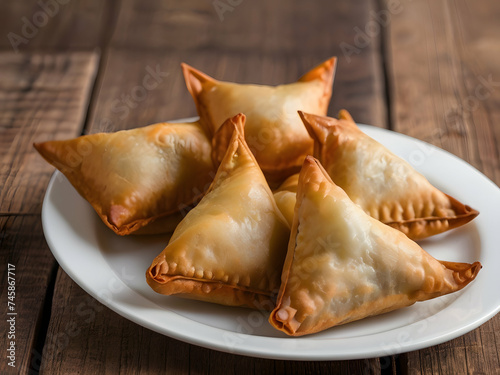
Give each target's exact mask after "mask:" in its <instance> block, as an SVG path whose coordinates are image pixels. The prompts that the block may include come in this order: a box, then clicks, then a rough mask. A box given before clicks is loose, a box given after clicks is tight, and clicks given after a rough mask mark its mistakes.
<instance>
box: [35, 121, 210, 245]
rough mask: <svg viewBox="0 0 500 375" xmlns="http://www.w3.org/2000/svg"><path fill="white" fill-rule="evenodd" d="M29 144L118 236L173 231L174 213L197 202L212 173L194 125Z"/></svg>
mask: <svg viewBox="0 0 500 375" xmlns="http://www.w3.org/2000/svg"><path fill="white" fill-rule="evenodd" d="M34 146H35V148H36V149H37V150H38V152H39V153H40V154H41V155H42V156H43V157H44V158H45V159H46V160H47V161H48V162H49V163H50V164H52V165H54V166H55V167H56V168H57V169H59V170H60V171H61V172H62V173H63V174H64V175H65V176H66V177H67V178H68V180H69V181H70V182H71V184H72V185H73V186H74V187H75V189H76V190H77V191H78V192H79V193H80V195H81V196H82V197H83V198H85V199H86V200H87V201H89V202H90V204H91V205H92V206H93V208H94V209H95V211H96V212H97V213H98V215H99V216H100V218H101V219H102V221H103V222H104V223H105V224H106V225H107V226H108V227H109V228H111V229H112V230H113V231H114V232H115V233H117V234H120V235H126V234H130V233H133V232H137V231H138V232H143V233H161V232H168V231H169V230H170V231H171V230H173V228H175V224H176V223H177V222H178V221H180V218H181V215H180V214H179V210H180V209H182V208H185V207H188V206H189V205H191V204H192V203H193V202H195V201H196V200H198V199H199V198H201V196H202V195H203V193H204V192H205V191H206V190H207V189H208V187H209V186H210V183H211V181H212V179H213V177H214V175H215V167H214V165H213V163H212V159H211V144H210V140H209V139H208V138H207V136H206V134H205V133H204V131H203V129H202V128H201V126H200V125H199V123H197V122H194V123H179V124H170V123H160V124H155V125H149V126H145V127H142V128H137V129H132V130H123V131H118V132H116V133H99V134H91V135H84V136H81V137H78V138H75V139H70V140H65V141H48V142H44V143H35V145H34ZM153 222H155V223H154V225H153ZM167 224H168V225H167Z"/></svg>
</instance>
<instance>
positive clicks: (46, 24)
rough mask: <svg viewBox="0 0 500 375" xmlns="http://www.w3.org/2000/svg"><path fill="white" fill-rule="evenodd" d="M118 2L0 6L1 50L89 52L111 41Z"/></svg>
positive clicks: (69, 0)
mask: <svg viewBox="0 0 500 375" xmlns="http://www.w3.org/2000/svg"><path fill="white" fill-rule="evenodd" d="M118 4H119V1H118V0H117V1H111V0H108V1H99V0H40V1H2V2H0V25H1V26H0V31H1V33H0V35H1V37H0V49H1V50H5V51H10V52H16V53H17V52H28V51H34V50H38V51H39V50H42V49H43V50H45V51H47V50H52V51H61V50H62V51H64V50H91V49H94V48H96V47H103V46H105V45H106V44H107V43H108V41H109V39H110V38H111V31H112V29H113V27H112V25H113V24H114V22H115V18H116V10H117V8H118Z"/></svg>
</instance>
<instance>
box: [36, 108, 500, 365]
mask: <svg viewBox="0 0 500 375" xmlns="http://www.w3.org/2000/svg"><path fill="white" fill-rule="evenodd" d="M197 119H198V118H196V117H190V118H183V119H178V120H171V121H169V122H192V121H196V120H197ZM358 125H359V126H360V128H361V129H362V131H363V132H366V130H367V129H371V130H373V131H374V132H382V133H384V132H388V133H391V134H392V135H395V136H398V137H403V138H404V139H405V140H407V141H410V142H416V143H417V144H421V145H423V146H424V147H426V148H427V149H432V150H433V152H435V151H437V152H438V153H442V154H443V155H444V156H445V157H447V158H452V160H453V161H454V162H456V163H459V164H460V166H461V167H464V168H467V169H468V170H469V172H473V173H474V175H475V177H477V178H481V180H482V182H483V183H486V184H488V185H489V187H490V188H495V189H496V190H497V193H499V194H500V189H499V188H498V186H497V185H496V184H495V183H494V182H493V181H491V180H490V179H489V178H488V177H487V176H485V175H484V174H483V173H482V172H480V171H479V170H477V169H476V168H474V167H473V166H472V165H470V164H469V163H467V162H465V161H464V160H463V159H461V158H459V157H458V156H456V155H454V154H452V153H450V152H449V151H446V150H443V149H441V148H439V147H437V146H434V145H432V144H429V143H427V142H425V141H422V140H419V139H417V138H413V137H411V136H408V135H405V134H402V133H398V132H395V131H393V130H389V129H385V128H380V127H376V126H373V125H366V124H358ZM369 132H370V131H369ZM368 135H370V134H368ZM370 136H371V135H370ZM60 176H63V175H62V173H61V172H59V171H58V170H55V172H54V173H53V175H52V177H51V179H50V181H49V184H48V186H47V190H46V193H45V196H44V199H43V204H42V215H41V218H42V228H43V232H44V236H45V239H46V241H47V244H48V246H49V248H50V250H51V252H52V254H53V255H54V257H55V258H56V260H57V262H58V263H59V265H60V266H61V268H62V269H63V270H64V271H65V272H66V273H67V274H68V275H69V276H70V278H71V279H72V280H73V281H75V282H76V283H77V284H78V285H79V286H80V287H81V288H82V289H84V290H85V292H86V293H88V294H90V295H91V296H92V297H93V298H95V299H97V300H98V301H99V302H100V303H102V304H103V305H104V306H106V307H108V308H110V309H111V310H113V311H114V312H116V313H118V314H119V315H121V316H123V317H124V318H126V319H128V320H130V321H132V322H134V323H136V324H139V325H141V326H143V327H145V328H147V329H150V330H152V331H155V332H158V333H160V334H162V335H166V336H169V337H172V338H175V339H178V340H181V341H184V342H187V343H190V344H194V345H198V346H202V347H205V348H209V349H214V350H219V351H222V352H227V353H231V354H238V355H245V356H251V357H258V358H267V359H277V360H314V361H326V360H350V359H367V358H374V357H380V356H387V355H395V354H400V353H403V352H409V351H413V350H420V349H423V348H427V347H429V346H433V345H437V344H440V343H443V342H446V341H449V340H452V339H454V338H456V337H459V336H462V335H464V334H466V333H468V332H470V331H472V330H473V329H475V328H477V327H479V326H480V325H482V324H484V323H485V322H486V321H488V320H489V319H491V318H492V317H494V316H495V315H496V314H497V313H498V312H499V311H500V303H498V304H497V306H496V307H494V308H490V309H488V311H487V312H486V313H483V314H481V316H479V317H477V318H476V319H475V320H474V321H470V322H468V324H466V325H464V326H462V327H458V328H457V329H455V330H453V331H451V332H447V333H445V334H441V335H440V336H438V337H429V338H426V339H423V340H419V341H418V340H417V341H415V342H413V343H404V344H402V345H398V346H396V347H393V348H391V349H390V350H388V349H384V348H383V347H380V348H379V349H378V350H373V349H372V350H366V348H365V349H364V350H360V351H357V352H352V353H349V354H345V353H330V352H323V351H318V352H312V353H311V352H302V353H297V352H294V353H289V352H287V351H286V350H289V349H290V348H287V347H288V346H290V345H292V347H294V346H297V345H298V346H299V347H302V346H303V345H302V344H301V343H304V342H305V343H308V342H310V341H316V342H320V341H323V340H331V339H328V338H322V339H319V340H318V339H314V338H313V339H312V340H311V339H310V337H311V336H304V337H299V338H294V337H286V338H280V337H278V338H276V337H265V336H255V335H248V334H245V333H236V335H238V336H241V337H240V338H241V339H242V340H244V341H250V342H253V341H254V339H255V337H258V338H259V339H258V340H264V341H270V342H272V343H273V344H275V343H276V340H278V342H280V343H282V342H283V340H285V341H286V342H287V344H286V345H285V347H286V348H284V350H283V349H282V350H276V347H277V346H273V347H274V348H275V350H269V347H267V346H265V345H264V346H262V347H259V346H256V347H248V345H239V346H238V345H236V346H235V347H233V349H232V350H231V349H230V348H228V346H227V343H222V342H220V341H216V342H214V341H213V340H211V339H209V338H207V337H199V336H197V335H192V334H193V332H195V331H197V330H201V331H203V328H204V327H205V328H206V327H208V328H209V331H210V332H213V333H214V334H216V335H217V336H218V337H220V336H223V335H224V333H225V332H230V331H226V330H223V329H221V328H217V327H211V326H207V325H205V324H202V323H200V322H197V321H194V320H191V319H189V318H187V317H184V316H181V315H179V314H177V313H175V312H172V313H174V314H176V315H177V316H178V317H180V318H182V319H181V320H186V321H188V322H190V323H189V324H191V325H193V327H191V328H192V329H187V330H186V329H181V330H179V329H178V328H177V329H168V327H165V326H164V325H160V324H158V322H156V323H155V322H152V321H148V320H145V319H143V318H141V317H140V316H137V313H136V312H135V313H134V312H133V311H132V310H130V308H129V309H125V310H124V306H123V304H122V303H118V302H116V301H112V300H111V301H110V300H109V299H106V298H105V297H104V296H102V295H100V294H99V293H98V291H96V290H95V289H94V288H93V287H92V286H91V285H90V284H89V283H88V282H85V280H83V279H82V278H81V276H80V275H79V274H78V273H77V272H75V270H74V269H71V267H69V266H68V263H67V262H66V259H65V258H64V256H65V254H64V251H63V252H61V251H60V250H59V249H58V245H57V244H56V242H55V241H54V238H53V237H52V232H51V231H52V229H53V228H50V224H49V220H48V218H47V215H48V214H49V210H48V207H49V206H50V203H49V196H50V194H51V193H52V192H53V189H54V185H55V183H56V182H57V180H58V179H59V178H60ZM108 267H109V265H108ZM110 269H111V268H110ZM120 282H122V284H123V286H124V288H125V290H126V291H128V293H132V294H133V295H135V296H136V297H139V298H141V299H147V298H146V297H144V296H142V295H140V294H139V293H137V292H136V291H135V290H132V289H130V288H129V287H128V286H127V285H126V284H125V283H123V281H122V280H120ZM472 285H473V284H472ZM465 290H467V288H466V289H465ZM162 311H163V310H162ZM414 324H416V323H412V324H409V325H407V326H405V327H410V326H412V325H414ZM405 327H400V328H396V329H395V330H399V329H401V328H405ZM384 333H385V332H384ZM230 334H235V333H234V332H230ZM380 334H381V333H374V334H368V335H364V336H361V337H366V336H374V335H380ZM335 340H337V339H335ZM342 340H343V341H349V340H352V338H348V339H347V340H346V339H342ZM296 343H298V344H296ZM346 344H347V342H346Z"/></svg>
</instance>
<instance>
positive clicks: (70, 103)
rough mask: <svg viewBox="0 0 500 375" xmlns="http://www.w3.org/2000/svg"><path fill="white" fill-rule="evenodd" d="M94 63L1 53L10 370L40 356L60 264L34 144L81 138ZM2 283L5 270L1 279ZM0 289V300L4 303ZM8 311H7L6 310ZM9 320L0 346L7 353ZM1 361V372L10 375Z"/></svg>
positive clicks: (0, 211) (0, 194) (46, 170)
mask: <svg viewBox="0 0 500 375" xmlns="http://www.w3.org/2000/svg"><path fill="white" fill-rule="evenodd" d="M97 63H98V57H97V55H96V54H94V53H59V54H51V55H46V54H30V55H24V54H14V53H0V103H1V105H2V110H1V111H0V156H1V164H0V186H1V191H0V233H1V238H0V242H1V244H0V248H1V249H2V251H1V255H2V262H1V264H2V266H5V267H7V266H6V265H7V263H11V264H14V265H15V267H16V284H17V285H18V287H17V290H16V295H17V297H16V312H17V313H18V316H17V324H16V340H15V341H16V347H17V355H16V358H17V359H18V363H17V367H16V369H15V371H14V372H12V373H18V372H17V371H19V370H21V371H28V368H29V367H30V366H31V364H32V362H33V363H34V365H35V367H36V366H37V363H38V358H37V356H41V351H42V347H43V339H44V334H43V331H45V330H46V329H47V321H46V319H47V316H44V314H45V310H46V309H47V303H48V308H50V295H51V294H52V289H53V285H51V283H52V282H53V278H54V276H55V275H54V272H55V268H54V267H56V266H57V264H56V263H55V260H54V258H53V257H52V255H51V253H50V251H49V250H48V247H47V244H46V242H45V239H44V237H43V234H42V227H41V221H40V210H41V202H42V198H43V196H44V193H45V189H46V187H47V183H48V181H49V178H50V176H51V174H52V172H53V171H54V168H53V167H51V166H50V165H48V164H47V163H46V162H45V161H43V160H42V158H41V157H40V156H39V155H38V154H37V153H36V151H35V150H34V148H33V142H34V141H43V140H47V139H57V138H69V137H74V136H76V135H78V134H79V133H80V132H81V128H82V126H83V120H84V118H85V114H86V109H87V102H88V95H89V92H90V88H91V87H92V84H93V79H94V75H95V70H96V67H97ZM1 275H2V276H1V285H2V286H4V285H6V281H7V280H6V277H7V273H6V271H5V272H4V271H2V273H1ZM6 292H7V289H6V288H2V301H7V295H6ZM4 311H6V310H4ZM6 324H7V323H6V321H5V320H4V322H3V323H2V340H1V343H0V348H2V352H6V348H7V347H6V346H5V345H6V344H7V339H6V337H5V334H6V332H7V330H5V329H3V328H4V326H6ZM10 370H12V369H11V368H8V367H7V362H6V361H1V362H0V372H1V373H8V371H10Z"/></svg>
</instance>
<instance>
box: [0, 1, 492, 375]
mask: <svg viewBox="0 0 500 375" xmlns="http://www.w3.org/2000/svg"><path fill="white" fill-rule="evenodd" d="M499 19H500V3H499V2H498V1H494V0H484V1H480V2H466V1H465V0H449V1H432V0H414V1H411V0H393V1H391V0H387V1H384V0H380V1H368V0H354V1H353V0H349V1H348V0H342V1H299V0H293V1H285V0H280V1H249V0H214V1H212V0H191V1H182V2H181V1H179V2H176V1H140V0H113V1H102V0H88V1H79V0H42V1H41V2H28V1H3V2H1V3H0V30H1V32H0V35H1V38H0V48H1V51H0V153H1V164H0V171H1V172H0V186H1V193H0V228H1V235H0V246H1V264H2V267H3V270H2V272H1V281H2V284H1V285H2V294H1V304H2V306H3V307H2V311H4V312H5V314H4V319H3V322H2V324H1V327H2V330H1V335H2V337H1V340H0V353H2V355H1V358H0V373H2V374H10V373H23V374H24V373H37V372H38V371H40V372H41V373H44V374H76V373H78V374H101V373H106V374H108V373H109V374H117V373H120V374H139V373H140V374H155V373H163V372H166V373H179V374H185V373H221V374H228V373H258V374H261V373H284V372H285V373H320V372H322V373H323V372H324V373H335V374H336V373H346V374H391V373H392V374H399V373H402V374H406V373H410V374H419V373H426V374H430V373H432V374H465V373H469V374H499V373H500V372H499V371H500V370H499V369H500V361H499V354H498V353H499V350H500V348H499V344H498V343H499V342H500V334H499V332H500V316H498V315H497V316H495V317H494V318H493V319H491V320H489V321H488V322H487V323H485V324H483V325H482V326H481V327H479V328H477V329H475V330H473V331H472V332H470V333H468V334H466V335H464V336H462V337H459V338H456V339H454V340H452V341H449V342H446V343H443V344H441V345H437V346H434V347H430V348H427V349H423V350H419V351H414V352H410V353H404V354H399V355H394V356H388V357H382V358H373V359H364V360H351V361H329V362H328V361H327V362H299V361H281V360H279V361H277V360H268V359H256V358H250V357H243V356H238V355H232V354H226V353H221V352H218V351H213V350H209V349H204V348H201V347H197V346H194V345H189V344H186V343H183V342H180V341H177V340H174V339H171V338H169V337H165V336H162V335H160V334H157V333H154V332H152V331H149V330H148V329H145V328H143V327H141V326H138V325H136V324H134V323H132V322H130V321H128V320H127V319H125V318H122V317H121V316H119V315H118V314H116V313H114V312H112V311H111V310H110V309H108V308H107V307H105V306H103V305H101V304H100V303H99V302H97V301H96V300H94V299H93V298H92V297H90V296H89V295H88V294H87V293H85V292H84V291H83V290H82V289H81V288H80V287H79V286H78V285H77V284H75V283H74V282H73V281H72V280H71V279H70V278H69V277H68V276H67V275H66V273H65V272H64V271H63V270H62V269H61V268H60V267H59V265H58V264H57V262H56V261H55V259H54V258H53V256H52V254H51V252H50V250H49V248H48V246H47V244H46V242H45V239H44V236H43V233H42V227H41V218H40V212H41V207H42V198H43V196H44V192H45V190H46V188H47V183H48V181H49V178H50V176H51V174H52V173H53V171H54V169H53V168H52V167H51V166H49V165H48V164H46V163H45V162H44V161H43V160H42V159H41V157H40V156H39V155H37V154H36V152H35V150H34V149H33V147H32V143H33V142H34V141H37V142H38V141H44V140H49V139H65V138H71V137H75V136H78V135H80V134H83V133H94V132H98V131H116V130H119V129H128V128H133V127H137V126H143V125H146V124H150V123H155V122H160V121H164V120H168V119H175V118H181V117H188V116H194V115H195V114H196V112H195V107H194V105H193V103H192V100H191V98H190V96H189V94H188V92H187V90H186V89H185V86H184V82H183V78H182V75H181V70H180V66H179V64H180V63H181V62H182V61H185V62H187V63H189V64H191V65H193V66H195V67H198V68H200V69H202V70H204V71H205V72H207V73H208V74H210V75H212V76H214V77H217V78H219V79H222V80H230V81H237V82H252V83H265V84H278V83H284V82H292V81H294V80H295V79H297V78H298V77H299V76H300V75H301V74H302V73H304V72H305V71H306V70H308V69H309V68H310V67H312V66H314V65H315V64H317V63H319V62H320V61H323V60H324V59H326V58H328V57H330V56H333V55H336V56H338V57H339V63H338V69H337V76H336V81H335V84H334V93H333V99H332V102H331V105H330V108H329V114H330V115H335V114H336V113H337V111H338V110H339V109H341V108H347V109H348V110H349V111H350V112H351V113H352V115H353V117H354V118H355V120H357V121H358V122H361V123H368V124H373V125H376V126H379V127H384V128H388V129H392V130H395V131H397V132H401V133H404V134H408V135H410V136H412V137H415V138H418V139H421V140H424V141H427V142H430V143H432V144H434V145H437V146H439V147H441V148H443V149H445V150H448V151H450V152H452V153H454V154H455V155H457V156H459V157H460V158H462V159H464V160H465V161H467V162H469V163H470V164H472V165H473V166H474V167H476V168H477V169H479V170H480V171H481V172H483V173H484V174H485V175H486V176H487V177H489V178H490V179H491V180H493V181H494V182H495V183H496V184H497V185H498V184H500V150H499V148H498V144H499V143H500V125H499V123H500V24H499ZM148 74H149V75H150V76H151V77H153V79H154V80H155V82H156V84H155V85H153V84H151V85H148V89H145V88H144V79H145V77H146V75H148ZM153 86H154V87H153ZM457 173H460V171H457ZM8 264H12V265H14V266H15V278H16V300H15V301H16V309H17V310H16V311H17V312H18V315H17V321H16V368H15V369H11V368H10V367H9V366H8V365H7V362H8V361H7V359H6V355H5V353H6V352H7V349H8V339H7V337H6V334H7V329H8V325H7V322H6V318H5V316H6V313H7V310H6V301H7V267H8V266H7V265H8ZM495 266H497V265H495ZM495 287H496V288H498V285H497V286H495ZM78 309H79V310H78ZM77 311H80V312H81V311H85V312H86V313H85V314H82V313H80V314H79V313H77Z"/></svg>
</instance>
